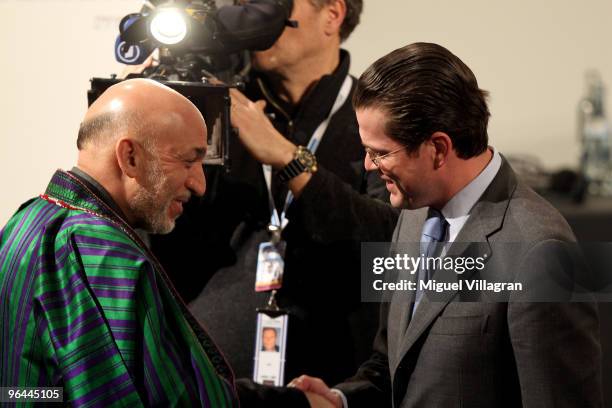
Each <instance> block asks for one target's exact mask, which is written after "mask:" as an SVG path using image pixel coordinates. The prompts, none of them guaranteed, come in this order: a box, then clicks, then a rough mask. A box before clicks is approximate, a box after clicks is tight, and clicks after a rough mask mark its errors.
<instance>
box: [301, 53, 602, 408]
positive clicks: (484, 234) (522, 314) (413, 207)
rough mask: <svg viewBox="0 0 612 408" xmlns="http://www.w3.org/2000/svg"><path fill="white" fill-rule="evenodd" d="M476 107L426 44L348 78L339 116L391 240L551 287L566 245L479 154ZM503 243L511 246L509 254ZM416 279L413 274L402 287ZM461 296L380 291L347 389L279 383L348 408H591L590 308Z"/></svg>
mask: <svg viewBox="0 0 612 408" xmlns="http://www.w3.org/2000/svg"><path fill="white" fill-rule="evenodd" d="M486 96H487V94H486V92H484V91H482V90H481V89H479V87H478V84H477V81H476V78H475V77H474V74H473V73H472V72H471V70H470V69H469V68H468V67H467V66H466V65H465V64H464V63H463V62H462V61H461V60H460V59H459V58H457V57H456V56H455V55H453V54H452V53H450V52H449V51H448V50H446V49H445V48H443V47H441V46H438V45H435V44H427V43H416V44H411V45H408V46H406V47H403V48H400V49H398V50H395V51H393V52H391V53H390V54H388V55H386V56H385V57H383V58H381V59H379V60H378V61H376V62H375V63H374V64H373V65H372V66H371V67H370V68H368V69H367V70H366V71H365V73H364V74H363V75H362V76H361V78H360V79H359V84H358V86H357V90H356V92H355V96H354V98H353V104H354V106H355V110H356V112H357V119H358V122H359V128H360V129H359V131H360V135H361V139H362V143H363V145H364V146H365V148H366V151H367V156H366V158H365V166H366V168H368V169H370V170H377V171H379V173H380V175H381V177H382V179H383V180H385V182H386V186H387V189H388V190H389V192H390V193H391V198H390V200H391V203H392V204H393V205H394V206H395V207H401V208H403V209H404V210H403V211H402V214H401V216H400V218H399V221H398V223H397V226H396V230H395V234H394V238H393V240H394V242H396V243H408V242H417V243H418V242H425V243H426V245H427V242H433V243H436V242H439V243H442V244H443V248H445V249H443V251H446V252H444V254H445V255H446V256H452V255H457V254H459V255H460V254H466V253H469V251H470V249H469V248H470V245H471V244H470V243H480V245H479V248H480V249H481V250H482V248H484V252H485V258H487V259H488V265H487V266H488V267H487V268H486V269H485V270H484V271H480V272H479V273H481V277H487V278H489V279H490V278H495V279H496V280H499V281H506V282H518V281H521V282H525V285H529V284H531V283H534V282H542V281H544V282H555V281H556V282H559V281H562V280H563V279H564V277H567V276H571V274H570V275H566V274H565V273H560V274H558V276H556V277H554V276H555V275H556V274H557V269H563V268H558V267H559V264H560V263H559V262H558V259H559V258H558V257H555V258H552V259H551V258H550V257H548V258H543V257H544V256H545V255H550V254H551V251H549V250H550V248H551V247H552V248H555V249H556V251H554V252H553V253H559V251H558V250H559V248H561V251H562V248H563V246H564V245H565V244H567V243H571V242H573V241H575V238H574V235H573V233H572V231H571V229H570V227H569V226H568V224H567V223H566V221H565V220H564V219H563V217H562V216H561V215H560V214H559V213H558V212H557V211H556V210H555V209H554V208H553V207H552V206H550V205H549V204H548V203H547V202H546V201H544V200H543V199H542V198H541V197H539V196H538V195H537V194H536V193H535V192H533V191H532V190H531V189H530V188H529V187H527V186H526V185H525V184H523V183H522V182H521V181H520V180H518V179H517V177H516V175H515V174H514V172H513V171H512V169H511V167H510V165H509V164H508V163H507V161H506V160H505V159H504V158H503V157H502V156H501V155H500V154H499V153H498V152H497V151H496V150H494V149H493V148H492V147H489V146H488V135H487V123H488V119H489V110H488V107H487V104H486V100H485V98H486ZM347 211H350V209H347ZM503 243H519V244H520V245H519V246H518V247H517V249H516V250H513V251H510V250H509V249H508V248H505V247H504V246H503V245H504V244H503ZM428 248H429V247H428V246H426V247H421V248H420V249H419V253H420V252H421V251H427V253H428V254H429V252H428V251H429V249H428ZM504 248H505V249H504ZM481 252H482V251H481ZM411 255H413V256H414V255H416V256H418V253H412V254H411ZM491 266H495V267H491ZM435 272H436V273H438V271H435ZM570 272H571V271H570ZM429 274H430V272H429V271H425V270H419V273H418V274H415V279H416V278H417V277H418V280H420V281H427V280H430V279H432V277H431V276H430V275H429ZM487 274H489V275H487ZM438 276H439V275H434V276H433V278H434V279H435V278H437V277H438ZM551 277H553V278H552V279H551ZM463 278H469V274H465V276H463ZM544 286H545V285H544ZM540 287H542V285H541V286H540ZM526 289H528V288H526ZM464 295H465V293H464V292H463V290H461V289H460V290H447V291H446V292H444V293H442V294H441V295H439V296H438V297H436V298H435V299H433V298H430V297H428V296H426V295H423V291H419V290H417V291H416V292H415V291H399V292H396V293H394V294H393V297H392V299H391V302H388V303H383V305H382V307H381V323H380V328H379V332H378V336H377V338H376V341H375V344H374V350H375V351H374V354H373V355H372V357H371V358H370V359H369V360H368V361H367V362H366V363H364V364H363V365H362V366H361V367H360V369H359V370H358V372H357V374H356V375H355V376H354V377H353V378H351V379H349V380H347V381H346V382H344V383H342V384H339V385H336V387H335V388H334V389H331V390H330V389H329V388H328V387H327V385H325V384H324V383H323V382H322V381H320V380H319V379H316V378H312V377H308V376H302V377H299V378H297V379H295V380H293V381H292V383H291V384H290V385H292V386H295V387H297V388H299V389H302V390H304V391H311V392H316V393H319V394H320V395H322V396H324V397H325V398H326V399H327V400H328V401H329V402H330V403H331V404H332V405H333V406H335V407H343V406H344V407H347V406H348V407H349V408H356V407H383V406H393V407H402V408H407V407H521V406H522V407H599V406H602V396H601V395H602V392H601V387H602V384H601V347H600V343H599V323H598V315H597V309H596V307H595V305H594V304H593V303H587V302H583V303H578V302H561V301H556V302H547V303H544V302H528V301H525V300H538V299H536V298H534V297H530V296H534V294H529V293H528V290H527V293H523V294H522V295H514V294H510V295H509V296H510V297H509V301H508V302H464V301H461V300H462V299H461V298H462V296H464ZM477 295H478V293H477ZM520 296H524V297H520ZM479 299H482V298H478V297H477V298H476V300H479ZM519 300H521V301H519ZM557 300H558V299H557Z"/></svg>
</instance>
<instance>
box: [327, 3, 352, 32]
mask: <svg viewBox="0 0 612 408" xmlns="http://www.w3.org/2000/svg"><path fill="white" fill-rule="evenodd" d="M323 7H324V10H325V18H326V20H325V34H327V35H334V34H338V35H340V28H341V27H342V23H343V22H344V17H345V16H346V3H345V2H344V0H333V1H331V2H329V3H328V4H326V5H325V6H323Z"/></svg>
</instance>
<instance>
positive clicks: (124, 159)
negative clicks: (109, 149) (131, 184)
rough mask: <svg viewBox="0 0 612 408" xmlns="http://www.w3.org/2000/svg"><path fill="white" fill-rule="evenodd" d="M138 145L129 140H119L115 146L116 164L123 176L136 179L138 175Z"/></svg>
mask: <svg viewBox="0 0 612 408" xmlns="http://www.w3.org/2000/svg"><path fill="white" fill-rule="evenodd" d="M138 147H139V146H138V145H137V144H136V143H135V142H134V141H133V140H131V139H128V138H121V139H119V140H118V141H117V143H116V144H115V156H116V157H117V163H118V164H119V167H120V168H121V171H122V172H123V174H125V175H126V176H128V177H130V178H136V176H137V175H138V167H137V164H139V163H138V162H139V160H142V159H141V158H140V157H139V155H138V153H139V152H138V150H139V149H138Z"/></svg>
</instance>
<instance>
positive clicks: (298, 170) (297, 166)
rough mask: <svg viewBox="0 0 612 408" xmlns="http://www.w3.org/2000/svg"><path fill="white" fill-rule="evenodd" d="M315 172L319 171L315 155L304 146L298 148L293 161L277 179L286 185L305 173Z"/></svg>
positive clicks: (282, 170)
mask: <svg viewBox="0 0 612 408" xmlns="http://www.w3.org/2000/svg"><path fill="white" fill-rule="evenodd" d="M315 171H317V159H316V158H315V156H314V154H312V152H311V151H310V150H308V149H307V148H305V147H304V146H298V148H297V150H296V151H295V156H294V158H293V160H291V161H290V162H289V163H288V164H287V165H286V166H285V167H283V168H282V169H281V170H280V171H279V172H278V173H277V177H278V179H279V181H280V182H282V183H286V182H288V181H289V180H291V179H292V178H294V177H297V176H299V175H300V174H302V173H304V172H309V173H314V172H315Z"/></svg>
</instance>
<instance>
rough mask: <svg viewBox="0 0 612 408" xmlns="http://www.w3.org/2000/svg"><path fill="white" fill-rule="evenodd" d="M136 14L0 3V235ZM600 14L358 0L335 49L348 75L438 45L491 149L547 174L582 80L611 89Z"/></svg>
mask: <svg viewBox="0 0 612 408" xmlns="http://www.w3.org/2000/svg"><path fill="white" fill-rule="evenodd" d="M141 4H142V3H141V1H139V0H0V45H1V46H0V52H2V64H0V78H2V80H3V81H2V82H3V83H2V97H1V98H0V100H1V102H0V103H1V104H2V105H1V106H0V112H1V113H0V114H1V115H2V116H1V117H0V118H1V120H0V171H1V173H2V178H1V179H0V180H1V181H0V191H1V192H2V193H1V194H0V228H1V226H2V225H4V223H5V222H6V220H7V219H8V218H9V217H10V215H11V214H12V213H13V211H14V210H15V209H16V208H17V206H18V205H19V204H20V203H21V202H23V201H25V200H26V199H28V198H30V197H32V196H34V195H36V194H39V193H40V192H42V190H43V189H44V187H45V186H46V183H47V182H48V180H49V178H50V176H51V174H52V172H53V171H54V170H55V169H56V168H58V167H61V168H70V167H71V166H72V164H73V163H74V161H75V158H76V146H75V140H76V133H77V129H78V124H79V122H80V120H81V117H82V115H83V114H84V112H85V109H86V105H87V100H86V91H87V89H88V88H89V78H91V77H94V76H108V75H109V74H110V73H113V72H118V71H120V69H121V67H120V66H119V64H117V63H115V61H114V56H113V45H114V40H115V37H116V35H117V25H118V22H119V20H120V18H121V17H122V16H124V15H125V14H127V13H129V12H135V11H138V10H139V8H140V5H141ZM611 16H612V1H609V0H585V1H583V2H576V1H571V0H536V1H534V0H531V1H528V0H515V1H512V2H502V1H496V0H493V1H492V0H462V1H457V0H429V1H405V0H378V1H373V0H366V4H365V11H364V14H363V15H362V24H361V25H360V26H359V27H358V28H357V30H356V31H355V33H354V34H353V36H352V37H351V38H350V39H349V41H347V43H346V44H345V47H346V48H348V49H349V50H350V51H351V53H352V58H353V59H352V61H353V65H352V70H351V71H352V72H353V73H354V74H355V75H358V74H359V73H360V72H362V71H363V69H365V68H366V67H367V66H368V65H369V64H370V63H371V62H373V61H374V60H375V59H376V58H378V57H380V56H382V55H384V54H385V53H387V52H389V51H391V50H393V49H395V48H397V47H400V46H403V45H406V44H408V43H411V42H415V41H428V42H437V43H439V44H442V45H444V46H445V47H447V48H449V49H450V50H451V51H452V52H454V53H455V54H457V55H458V56H459V57H460V58H461V59H463V60H464V62H466V63H467V64H468V66H470V67H471V68H472V69H473V71H474V72H475V74H476V77H477V78H478V79H479V83H480V86H481V87H482V88H484V89H487V90H489V91H490V92H491V99H490V108H491V112H492V118H491V123H490V131H489V134H490V136H491V143H492V144H494V145H495V146H496V147H497V148H498V149H500V150H501V151H502V152H503V153H526V152H531V153H534V154H536V155H537V156H538V157H540V158H541V160H542V161H543V163H544V164H545V165H546V166H547V167H549V168H556V167H558V166H562V165H565V166H572V165H575V163H576V159H577V156H578V150H579V146H578V143H577V142H576V106H577V103H578V100H579V99H580V97H581V96H582V94H583V92H584V83H583V82H584V71H585V70H586V69H588V68H597V69H599V70H600V71H601V73H602V75H603V78H604V81H605V83H606V84H607V85H608V86H609V87H612V54H611V52H610V42H609V41H610V39H612V17H611ZM607 110H608V112H610V109H609V106H608V109H607Z"/></svg>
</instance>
